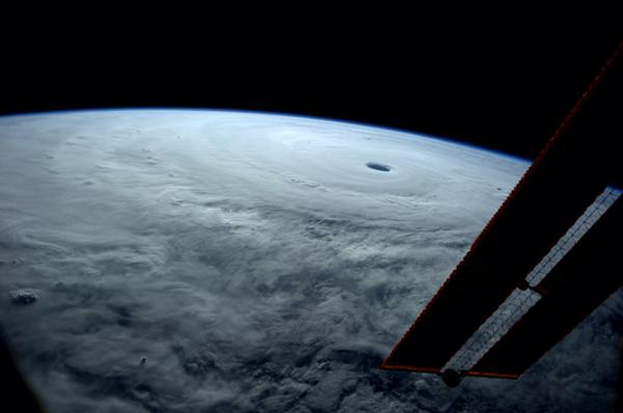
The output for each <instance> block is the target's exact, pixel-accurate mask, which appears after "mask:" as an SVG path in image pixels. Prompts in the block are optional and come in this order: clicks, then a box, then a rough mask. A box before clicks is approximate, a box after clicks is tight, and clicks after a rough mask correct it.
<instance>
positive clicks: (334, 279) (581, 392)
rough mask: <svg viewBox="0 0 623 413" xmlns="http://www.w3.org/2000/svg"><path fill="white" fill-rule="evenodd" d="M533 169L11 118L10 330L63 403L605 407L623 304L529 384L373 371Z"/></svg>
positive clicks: (7, 211) (429, 147)
mask: <svg viewBox="0 0 623 413" xmlns="http://www.w3.org/2000/svg"><path fill="white" fill-rule="evenodd" d="M527 167H528V163H527V162H526V161H525V160H522V159H518V158H515V157H512V156H511V155H505V154H500V153H496V152H493V151H490V150H484V149H479V148H474V147H470V146H467V145H464V144H459V143H455V142H450V141H447V140H442V139H438V138H433V137H429V136H422V135H418V134H415V133H409V132H405V131H397V130H393V129H387V128H381V127H375V126H370V125H361V124H356V123H352V122H343V121H337V120H328V119H317V118H311V117H302V116H295V115H289V114H288V115H282V114H269V113H260V112H246V111H224V110H185V109H164V108H159V109H107V110H91V111H63V112H56V113H43V114H28V115H17V116H5V117H0V177H1V179H2V180H3V183H2V185H0V225H1V227H0V274H1V275H0V297H4V298H2V299H0V311H1V312H2V318H1V319H0V324H1V326H2V328H3V329H4V331H5V332H6V335H7V338H8V340H9V343H10V344H11V347H12V348H13V350H14V351H15V354H16V359H17V361H18V364H19V365H20V367H21V369H22V371H23V372H24V373H25V375H26V377H27V379H28V380H29V381H30V382H31V383H32V385H33V387H34V388H35V389H36V390H37V392H38V394H40V395H41V397H42V398H43V400H44V402H45V403H46V405H47V406H48V408H49V410H50V411H51V412H57V411H58V412H66V411H92V412H107V411H115V412H195V411H197V412H211V411H215V412H220V411H232V412H237V411H241V412H251V411H269V412H321V411H343V412H349V411H357V412H363V411H375V412H378V411H394V412H400V411H452V412H454V411H457V412H460V411H474V410H475V411H498V412H499V411H509V412H510V411H513V412H515V411H543V410H547V411H561V412H562V411H565V412H566V411H572V410H574V409H576V410H578V411H587V410H590V411H603V410H607V409H608V408H609V407H610V406H611V405H612V402H613V399H614V397H615V393H614V391H615V381H616V377H617V369H618V344H619V341H620V333H621V331H620V330H621V325H620V318H621V314H623V300H622V299H621V295H620V293H617V294H615V296H613V297H612V298H610V299H609V300H608V301H607V302H606V303H605V304H604V305H603V306H601V307H600V308H599V309H598V310H597V311H596V312H595V313H594V314H592V315H591V316H590V317H589V318H588V319H587V320H586V321H585V322H583V323H582V325H581V326H580V327H579V328H578V329H577V330H576V331H574V332H573V333H572V334H571V335H569V337H567V338H566V339H565V340H564V341H563V342H561V343H560V344H559V345H557V346H556V347H555V348H554V349H553V350H552V351H550V353H548V354H547V355H546V357H544V358H543V359H542V360H540V361H539V362H538V363H537V364H536V365H535V366H534V367H533V368H532V369H530V371H528V372H527V373H526V374H525V375H524V376H523V377H522V378H521V380H519V381H517V382H513V381H504V380H487V379H470V380H466V381H465V382H464V383H463V384H462V385H461V386H459V387H458V388H456V389H449V388H446V387H445V385H444V384H443V383H442V382H441V380H440V379H439V378H438V377H435V376H429V375H419V374H409V373H400V372H391V371H382V370H379V368H378V367H379V365H380V364H381V361H382V359H383V358H384V356H385V355H387V353H388V352H389V350H390V349H391V347H392V346H393V344H394V343H395V342H396V341H397V340H398V339H399V338H400V336H401V335H402V333H403V332H404V331H405V330H406V328H407V327H408V326H409V325H410V323H411V322H412V321H413V319H414V318H415V316H416V315H417V314H418V312H419V311H420V310H421V309H422V307H423V305H425V304H426V302H427V301H428V300H429V299H430V298H431V297H432V295H433V294H434V293H435V292H436V290H437V288H438V287H439V286H440V285H441V283H442V282H443V281H444V280H445V278H446V277H447V276H448V274H449V272H450V271H451V270H452V268H453V267H454V266H455V265H456V263H457V262H458V261H459V260H460V259H461V257H462V256H463V254H464V253H465V252H466V251H467V249H468V247H469V245H470V244H471V242H472V241H473V239H474V238H475V237H476V236H477V234H478V233H479V232H480V230H481V229H482V227H483V225H484V224H485V223H486V221H487V220H488V219H489V217H490V216H491V215H492V214H493V213H494V212H495V210H496V209H497V207H498V206H499V205H500V204H501V202H502V201H503V200H504V198H505V197H506V196H507V195H508V193H509V192H510V190H511V189H512V188H513V186H514V185H515V183H516V182H517V180H518V179H519V178H520V176H521V174H522V173H523V172H524V171H525V170H526V168H527Z"/></svg>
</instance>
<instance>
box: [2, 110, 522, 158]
mask: <svg viewBox="0 0 623 413" xmlns="http://www.w3.org/2000/svg"><path fill="white" fill-rule="evenodd" d="M141 110H145V111H193V112H228V113H246V114H255V115H268V116H282V117H292V118H299V119H301V118H302V119H311V120H317V121H325V122H335V123H342V124H348V125H354V126H360V127H361V126H363V127H368V128H373V129H381V130H387V131H392V132H398V133H402V134H406V135H415V136H419V137H423V138H427V139H433V140H437V141H441V142H444V143H451V144H454V145H458V146H464V147H468V148H472V149H477V150H479V151H483V152H489V153H492V154H495V155H497V156H501V157H504V158H510V159H513V160H516V161H519V162H523V163H530V164H531V163H532V161H533V160H532V159H529V158H524V157H521V156H518V155H513V154H510V153H507V152H503V151H500V150H496V149H492V148H487V147H483V146H478V145H475V144H472V143H468V142H464V141H461V140H459V139H456V138H452V137H442V136H434V135H430V134H427V133H421V132H417V131H413V130H408V129H401V128H396V127H393V126H385V125H381V124H374V123H368V122H359V121H354V120H347V119H339V118H330V117H322V116H313V115H307V114H297V113H292V112H277V111H276V112H269V111H264V110H251V109H238V108H235V109H234V108H196V107H185V106H170V107H163V106H136V107H110V108H97V107H95V108H79V109H55V110H50V111H45V112H26V113H14V114H6V115H1V116H0V119H2V118H7V117H22V116H51V115H57V114H61V113H77V112H131V111H141Z"/></svg>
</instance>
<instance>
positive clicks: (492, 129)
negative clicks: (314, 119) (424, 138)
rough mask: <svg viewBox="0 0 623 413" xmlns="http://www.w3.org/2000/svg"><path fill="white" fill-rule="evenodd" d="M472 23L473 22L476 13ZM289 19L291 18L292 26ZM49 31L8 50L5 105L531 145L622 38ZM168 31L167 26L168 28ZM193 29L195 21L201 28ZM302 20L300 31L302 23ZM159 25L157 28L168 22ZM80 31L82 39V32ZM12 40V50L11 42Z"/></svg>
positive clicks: (495, 32) (558, 31) (504, 33)
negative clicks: (217, 116) (276, 118)
mask: <svg viewBox="0 0 623 413" xmlns="http://www.w3.org/2000/svg"><path fill="white" fill-rule="evenodd" d="M475 24H476V23H475ZM291 26H296V24H292V25H291ZM396 26H397V27H392V24H386V25H385V26H384V27H382V28H379V27H373V26H364V27H357V28H354V29H353V30H352V31H349V30H348V29H349V28H350V27H347V29H346V30H343V31H341V32H340V33H339V34H337V33H334V32H333V31H330V30H326V31H325V28H324V26H323V24H321V23H317V24H315V25H313V26H311V27H310V29H313V30H306V28H307V26H306V27H304V28H303V29H300V30H297V28H295V27H290V29H292V30H297V32H296V35H293V34H291V31H289V30H288V28H286V29H283V30H273V31H270V30H269V29H270V28H265V29H266V33H264V32H263V29H264V28H263V27H262V25H261V24H260V25H258V26H254V27H252V28H251V29H249V30H248V31H247V32H245V33H244V35H241V34H240V33H235V34H232V33H229V32H226V31H225V32H222V31H221V32H218V31H206V32H205V33H204V34H203V35H198V34H197V31H194V32H193V36H192V38H191V39H188V38H184V36H183V35H182V36H176V37H175V38H173V37H170V36H169V35H168V34H159V35H155V34H153V33H144V34H141V33H137V35H135V36H132V37H127V36H114V35H113V33H114V30H112V29H113V28H109V29H110V30H112V32H111V33H106V34H105V36H102V37H101V38H98V39H97V41H96V42H95V44H94V45H89V46H86V45H87V44H89V43H87V42H82V41H81V39H80V32H79V31H78V32H73V33H72V34H71V35H68V36H67V37H63V38H61V39H59V38H54V40H48V39H47V37H46V36H45V35H43V36H41V37H39V38H37V39H36V40H35V41H33V42H31V43H30V44H28V45H27V46H26V47H23V46H20V47H19V48H18V47H15V49H16V50H15V54H14V55H10V57H11V59H8V61H11V62H12V63H11V64H10V65H8V69H9V76H7V77H6V78H5V79H6V81H5V84H4V87H3V90H2V95H1V97H0V112H1V113H20V112H30V111H47V110H56V109H73V108H81V109H82V108H99V107H144V106H148V107H149V106H159V107H160V106H165V107H171V106H173V107H196V108H239V109H250V110H265V111H275V112H286V113H296V114H307V115H313V116H321V117H330V118H338V119H346V120H353V121H361V122H366V123H371V124H377V125H384V126H390V127H395V128H400V129H406V130H411V131H415V132H421V133H427V134H431V135H435V136H441V137H448V138H453V139H457V140H462V141H467V142H469V143H472V144H476V145H482V146H486V147H489V148H493V149H498V150H502V151H507V152H510V153H514V154H516V155H519V156H523V157H528V158H532V157H534V156H535V155H536V154H537V153H538V151H539V150H540V148H541V147H542V146H543V144H544V142H545V141H546V140H547V138H548V137H549V136H550V135H551V133H552V132H553V130H554V129H555V128H556V126H557V125H558V123H559V122H560V121H561V119H562V118H563V116H564V115H565V113H566V112H567V111H568V110H569V108H570V107H571V106H572V105H573V103H574V102H575V100H576V99H577V98H578V97H579V96H580V94H581V93H582V91H583V89H584V88H585V87H586V85H587V84H588V83H589V82H590V80H591V79H592V77H593V76H594V75H595V73H596V72H597V70H598V69H599V67H600V66H601V65H602V63H603V62H604V61H605V59H606V58H607V56H608V55H609V53H610V52H611V51H612V50H613V49H614V47H615V45H616V43H617V41H618V40H619V39H620V37H619V33H618V32H617V30H615V29H613V28H612V27H611V26H609V25H608V24H605V23H604V25H603V26H604V27H602V29H603V30H601V31H594V30H592V29H591V30H588V29H587V28H586V27H582V26H577V25H569V26H568V27H564V28H563V27H562V26H561V27H555V26H551V25H545V26H544V27H541V28H539V29H538V30H537V29H536V28H533V27H532V26H531V25H530V24H528V23H526V24H525V25H521V26H519V27H517V26H513V27H511V28H509V29H505V28H504V24H498V25H497V27H495V28H493V27H492V28H490V29H489V28H487V27H485V28H484V29H483V28H482V27H478V29H480V30H478V31H477V33H476V31H475V30H472V29H474V27H471V26H470V25H467V26H465V27H460V28H458V29H456V30H453V31H447V30H446V29H443V30H442V29H437V30H434V29H432V30H431V29H430V28H426V29H422V30H417V31H416V30H413V29H412V27H411V26H404V25H402V26H401V25H400V22H397V24H396ZM175 30H177V28H175ZM202 30H203V29H201V30H199V31H198V32H199V33H203V32H202ZM301 32H303V33H301ZM165 33H166V30H165ZM89 40H90V39H89ZM12 52H13V51H11V52H10V53H12Z"/></svg>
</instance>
